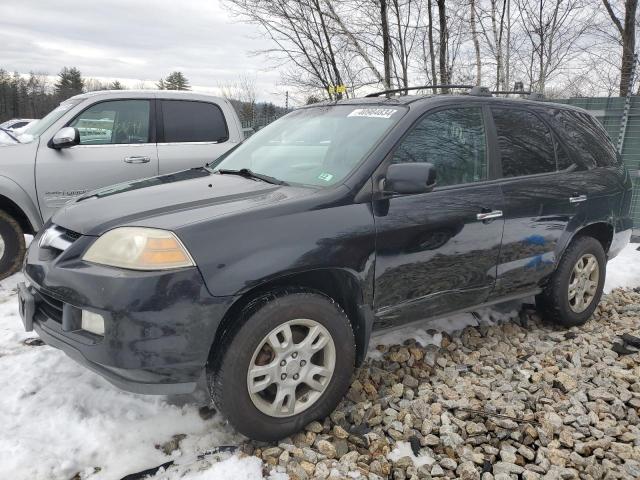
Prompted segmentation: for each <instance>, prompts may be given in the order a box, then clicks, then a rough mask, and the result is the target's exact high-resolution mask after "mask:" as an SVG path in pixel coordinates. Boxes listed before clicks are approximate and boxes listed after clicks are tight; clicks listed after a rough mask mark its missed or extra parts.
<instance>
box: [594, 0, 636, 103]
mask: <svg viewBox="0 0 640 480" xmlns="http://www.w3.org/2000/svg"><path fill="white" fill-rule="evenodd" d="M602 3H603V4H604V7H605V9H606V10H607V13H608V14H609V17H610V18H611V21H612V22H613V25H614V26H615V28H616V30H617V32H618V34H619V42H620V45H621V46H622V60H621V63H620V96H621V97H624V96H626V95H627V92H628V91H629V89H630V88H632V85H631V72H632V69H633V62H634V61H635V51H636V21H637V19H636V11H637V9H638V0H624V19H623V22H624V23H623V22H622V21H621V20H620V18H619V16H620V14H616V12H615V11H614V7H613V6H612V4H611V2H610V1H609V0H602Z"/></svg>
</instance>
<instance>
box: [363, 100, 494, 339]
mask: <svg viewBox="0 0 640 480" xmlns="http://www.w3.org/2000/svg"><path fill="white" fill-rule="evenodd" d="M485 113H486V112H485V110H484V109H483V107H482V106H481V105H479V104H474V105H472V106H469V107H451V108H449V107H446V108H443V109H440V110H438V111H434V112H429V113H426V114H425V115H424V116H423V117H422V118H421V119H419V120H418V121H417V122H416V124H415V125H414V126H413V127H412V129H411V130H409V132H408V133H407V135H406V136H405V137H404V138H403V139H402V140H401V141H400V143H399V145H398V146H397V147H396V149H395V150H394V152H393V153H392V154H391V157H390V159H389V160H388V162H387V163H401V162H429V163H431V164H433V165H434V166H435V169H436V182H437V187H436V188H435V189H434V190H433V191H431V192H428V193H421V194H411V195H393V196H392V197H391V198H389V197H387V198H383V199H380V200H375V201H374V203H373V212H374V220H375V226H376V268H375V302H374V304H375V310H376V317H377V318H376V323H377V328H385V327H392V326H395V325H397V324H400V323H406V322H409V321H413V320H419V319H423V318H427V317H430V316H434V315H439V314H442V313H446V312H451V311H454V310H460V309H464V308H465V307H468V306H471V305H477V304H479V303H482V302H483V301H485V300H486V299H487V297H488V296H489V293H490V292H491V290H492V288H493V286H494V283H495V279H496V265H497V262H498V255H499V252H500V242H501V238H502V228H503V223H504V221H503V219H502V204H503V202H502V195H501V191H500V186H499V184H498V183H497V182H495V181H493V180H492V178H493V177H494V174H493V172H492V168H490V158H491V157H492V153H491V152H492V151H493V150H494V149H492V148H489V147H490V146H489V143H488V136H487V131H486V126H485ZM383 168H384V166H383Z"/></svg>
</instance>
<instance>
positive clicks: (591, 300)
mask: <svg viewBox="0 0 640 480" xmlns="http://www.w3.org/2000/svg"><path fill="white" fill-rule="evenodd" d="M606 267H607V261H606V257H605V253H604V250H603V248H602V245H601V244H600V242H599V241H598V240H596V239H595V238H593V237H578V238H577V239H575V240H574V241H573V242H572V243H571V245H569V247H567V250H566V251H565V253H564V255H563V256H562V259H561V260H560V263H559V264H558V268H557V269H556V271H555V272H554V274H553V275H552V276H551V279H550V280H549V282H548V284H547V286H546V287H545V289H544V291H543V292H542V293H541V294H540V295H538V296H537V297H536V304H537V306H538V308H539V309H540V311H541V313H542V314H543V317H544V318H546V319H549V320H551V321H553V322H555V323H558V324H561V325H564V326H567V327H572V326H576V325H582V324H583V323H585V322H586V321H587V320H588V319H589V317H591V315H592V314H593V311H594V310H595V309H596V307H597V306H598V303H599V302H600V298H601V297H602V289H603V288H604V280H605V273H606Z"/></svg>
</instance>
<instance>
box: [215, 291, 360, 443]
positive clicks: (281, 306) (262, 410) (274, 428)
mask: <svg viewBox="0 0 640 480" xmlns="http://www.w3.org/2000/svg"><path fill="white" fill-rule="evenodd" d="M237 322H238V323H237V327H236V328H235V329H233V330H232V331H231V332H230V333H229V334H226V335H225V336H224V337H223V339H222V342H221V345H218V346H217V348H219V350H217V349H216V350H217V352H216V353H214V356H213V358H212V359H211V361H210V364H209V366H208V384H209V390H210V392H211V395H212V398H213V400H214V402H215V403H216V405H217V406H218V407H219V408H220V410H221V411H222V413H223V414H224V415H225V416H226V417H227V418H228V419H229V421H230V422H231V423H232V424H233V425H234V426H235V428H236V429H237V430H238V431H240V433H242V434H244V435H246V436H248V437H250V438H253V439H256V440H277V439H280V438H283V437H285V436H287V435H290V434H292V433H294V432H297V431H299V430H301V429H302V428H303V427H304V426H305V425H307V424H308V423H309V422H311V421H313V420H316V419H318V418H321V417H324V416H326V415H328V414H329V413H331V411H332V410H333V409H334V408H335V407H336V405H337V404H338V403H339V401H340V399H341V398H342V396H343V395H344V394H345V392H346V390H347V388H348V387H349V384H350V381H351V375H352V373H353V368H354V363H355V342H354V336H353V330H352V328H351V324H350V323H349V319H348V318H347V316H346V314H345V313H344V311H343V310H342V309H341V308H340V306H339V305H338V304H337V303H335V302H334V301H333V300H332V299H331V298H329V297H327V296H325V295H323V294H321V293H316V292H311V291H305V290H296V291H291V290H283V291H280V292H277V293H271V294H268V295H265V296H263V297H261V298H258V299H257V300H256V301H254V302H251V303H250V304H249V305H248V306H247V307H246V308H245V309H244V310H243V312H242V313H241V315H240V318H238V319H237Z"/></svg>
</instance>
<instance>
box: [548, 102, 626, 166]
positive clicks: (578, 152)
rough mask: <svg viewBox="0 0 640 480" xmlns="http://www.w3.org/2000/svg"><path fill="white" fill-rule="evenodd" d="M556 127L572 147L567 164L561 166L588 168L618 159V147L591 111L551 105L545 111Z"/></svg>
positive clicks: (614, 161) (564, 140)
mask: <svg viewBox="0 0 640 480" xmlns="http://www.w3.org/2000/svg"><path fill="white" fill-rule="evenodd" d="M546 115H547V116H548V118H549V121H550V123H551V125H552V126H553V127H554V130H555V131H556V132H557V133H558V135H559V136H560V138H561V140H562V141H563V143H564V144H565V145H566V146H567V148H568V150H569V156H570V157H571V160H568V163H569V164H568V165H565V166H564V168H563V165H562V164H560V163H561V162H560V159H559V160H558V161H559V165H558V166H559V168H560V170H564V169H566V168H570V169H573V170H588V169H592V168H595V167H610V166H613V165H616V164H617V163H618V158H617V156H616V150H615V148H614V147H613V145H612V144H611V141H610V140H609V138H608V137H607V134H606V132H605V131H604V129H603V128H602V127H601V126H600V124H599V123H598V121H597V120H595V119H594V118H593V117H591V116H590V115H589V114H587V113H584V112H580V111H576V110H564V109H551V110H550V111H548V112H547V113H546Z"/></svg>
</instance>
